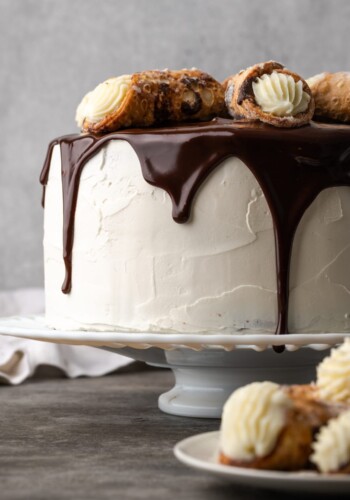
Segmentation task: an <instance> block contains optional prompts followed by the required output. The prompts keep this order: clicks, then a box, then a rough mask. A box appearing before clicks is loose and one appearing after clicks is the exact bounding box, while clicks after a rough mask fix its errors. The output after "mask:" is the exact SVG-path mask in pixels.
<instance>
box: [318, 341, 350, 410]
mask: <svg viewBox="0 0 350 500" xmlns="http://www.w3.org/2000/svg"><path fill="white" fill-rule="evenodd" d="M317 387H318V389H319V393H320V396H321V398H322V399H326V400H329V401H334V402H338V403H350V338H348V339H346V340H345V341H344V343H343V344H342V345H341V346H340V347H337V348H335V349H332V351H331V354H330V356H327V357H326V358H325V359H324V360H323V361H322V363H320V364H319V366H318V367H317Z"/></svg>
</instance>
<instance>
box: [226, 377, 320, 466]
mask: <svg viewBox="0 0 350 500" xmlns="http://www.w3.org/2000/svg"><path fill="white" fill-rule="evenodd" d="M312 438H313V429H312V427H311V426H310V423H309V420H308V418H307V417H305V415H304V414H303V413H302V412H301V411H300V410H299V409H298V407H297V406H296V405H295V404H294V402H293V399H292V398H290V397H289V395H288V393H287V392H286V391H285V390H284V388H282V387H281V386H279V385H277V384H275V383H272V382H254V383H252V384H249V385H247V386H245V387H241V388H239V389H238V390H236V391H235V392H234V393H233V394H232V395H231V396H230V398H229V399H228V400H227V402H226V403H225V406H224V409H223V415H222V422H221V431H220V452H219V461H220V462H221V463H222V464H226V465H234V466H238V467H247V468H256V469H271V470H298V469H301V468H303V467H305V466H306V464H307V463H308V459H309V455H310V452H311V443H312Z"/></svg>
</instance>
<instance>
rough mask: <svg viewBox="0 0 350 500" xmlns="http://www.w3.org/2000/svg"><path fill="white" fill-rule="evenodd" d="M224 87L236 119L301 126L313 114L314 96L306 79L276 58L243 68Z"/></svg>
mask: <svg viewBox="0 0 350 500" xmlns="http://www.w3.org/2000/svg"><path fill="white" fill-rule="evenodd" d="M223 86H224V87H225V101H226V106H227V109H228V111H229V113H230V115H231V116H232V117H233V118H236V119H246V120H252V121H262V122H265V123H268V124H270V125H274V126H276V127H300V126H302V125H305V124H307V123H309V121H310V120H311V118H312V116H313V112H314V99H313V98H312V95H311V90H310V88H309V86H308V85H307V83H306V82H305V80H303V79H302V78H301V77H300V76H299V75H297V74H296V73H293V72H291V71H289V70H288V69H286V68H285V67H284V66H282V64H279V63H277V62H275V61H267V62H264V63H260V64H255V65H254V66H251V67H250V68H247V69H246V70H242V71H240V72H239V73H238V74H236V75H233V76H230V77H228V78H227V79H226V80H225V81H224V82H223Z"/></svg>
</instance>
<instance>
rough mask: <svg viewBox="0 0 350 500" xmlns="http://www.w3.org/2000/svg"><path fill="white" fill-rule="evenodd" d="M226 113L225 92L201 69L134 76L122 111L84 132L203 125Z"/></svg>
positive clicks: (85, 123) (87, 125) (119, 110)
mask: <svg viewBox="0 0 350 500" xmlns="http://www.w3.org/2000/svg"><path fill="white" fill-rule="evenodd" d="M224 113H225V100H224V89H223V87H222V85H221V84H220V83H219V82H217V81H216V80H215V79H214V78H213V77H211V76H210V75H208V74H207V73H204V72H203V71H200V70H198V69H191V70H187V69H184V70H180V71H169V70H164V71H143V72H140V73H134V74H133V75H132V77H131V83H130V88H129V89H128V91H127V93H126V96H125V98H124V100H123V102H122V103H121V105H120V107H119V108H118V109H117V110H115V111H114V112H112V113H109V114H108V115H107V116H105V117H104V118H103V119H102V120H100V121H98V122H96V123H91V122H89V121H88V120H87V119H85V120H84V122H83V126H82V130H83V131H84V132H92V133H95V134H102V133H106V132H113V131H115V130H118V129H120V128H127V127H150V126H152V125H158V124H163V123H166V122H183V121H191V120H192V121H203V120H209V119H211V118H213V117H215V116H219V115H223V114H224Z"/></svg>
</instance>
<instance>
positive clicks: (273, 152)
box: [41, 61, 350, 335]
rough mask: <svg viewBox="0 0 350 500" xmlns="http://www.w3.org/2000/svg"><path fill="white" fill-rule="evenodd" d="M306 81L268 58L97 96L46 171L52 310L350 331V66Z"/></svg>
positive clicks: (58, 324) (130, 81)
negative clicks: (234, 71) (229, 72)
mask: <svg viewBox="0 0 350 500" xmlns="http://www.w3.org/2000/svg"><path fill="white" fill-rule="evenodd" d="M333 78H335V79H336V81H337V82H338V81H339V78H340V79H341V81H342V82H343V85H341V86H339V85H338V86H337V85H336V84H335V86H334V87H333V86H332V79H333ZM315 82H316V83H315ZM308 83H309V84H308ZM308 83H307V82H306V81H305V80H303V79H302V78H301V77H300V76H298V75H296V74H295V73H292V72H290V71H289V70H287V69H286V68H284V67H283V66H282V65H280V64H278V63H275V62H272V61H269V62H267V63H262V64H258V65H255V66H253V67H250V68H248V69H247V70H244V71H241V72H240V73H239V74H238V75H234V76H232V77H229V78H227V79H226V80H225V82H223V84H220V83H219V82H217V81H216V80H215V79H214V78H212V77H211V76H209V75H207V74H205V73H203V72H201V71H199V70H195V69H192V70H182V71H168V70H165V71H149V72H143V73H135V74H133V75H124V76H121V77H117V78H111V79H109V80H107V81H105V82H104V83H102V84H100V85H98V86H97V87H96V89H95V90H93V91H92V92H90V93H89V94H87V95H86V96H85V97H84V99H83V101H82V102H81V104H80V105H79V107H78V110H77V122H78V124H79V126H80V127H81V129H82V133H81V134H78V135H68V136H64V137H61V138H59V139H56V140H54V141H53V142H52V143H51V144H50V146H49V150H48V154H47V158H46V162H45V165H44V168H43V171H42V175H41V182H42V184H43V185H44V196H43V202H44V206H45V221H44V226H45V228H44V229H45V230H44V254H45V289H46V321H47V324H48V325H49V326H50V327H53V328H59V329H66V330H77V329H79V330H93V331H97V330H100V331H108V330H112V331H127V332H164V334H166V333H174V332H176V333H184V334H186V333H202V334H203V333H211V334H215V333H228V334H231V333H232V334H242V335H244V334H249V333H276V334H287V333H288V332H290V333H299V332H303V333H313V332H315V333H334V332H350V266H349V260H350V190H349V186H350V126H349V119H350V118H349V117H350V111H349V109H350V101H349V96H350V78H349V75H348V74H346V73H339V74H336V75H332V74H329V73H325V74H322V75H318V76H317V77H314V78H312V79H310V80H309V81H308ZM326 83H327V85H326ZM327 89H328V92H329V93H330V97H329V100H327ZM337 92H338V94H339V95H338V97H337V99H338V100H336V99H334V95H335V94H336V93H337ZM344 92H345V93H346V94H347V100H346V98H345V97H344V95H343V94H344ZM344 102H345V104H344ZM315 103H316V110H317V120H318V121H317V122H316V121H311V120H312V118H313V114H314V110H315ZM337 103H338V104H337ZM346 103H347V104H346ZM337 106H338V107H337ZM339 106H342V109H341V110H339V109H338V108H339ZM346 106H347V108H346ZM343 108H344V109H343ZM347 110H348V111H347ZM346 112H348V114H346ZM339 117H340V119H339ZM320 120H323V121H320ZM330 120H333V122H332V123H329V121H330ZM335 121H337V123H335Z"/></svg>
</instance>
